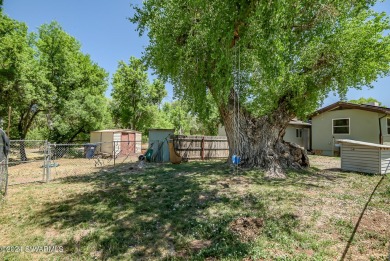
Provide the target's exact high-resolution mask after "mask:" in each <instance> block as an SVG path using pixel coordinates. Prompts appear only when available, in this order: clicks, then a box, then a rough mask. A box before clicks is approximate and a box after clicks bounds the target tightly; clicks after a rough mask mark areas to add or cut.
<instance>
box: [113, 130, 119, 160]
mask: <svg viewBox="0 0 390 261" xmlns="http://www.w3.org/2000/svg"><path fill="white" fill-rule="evenodd" d="M113 141H114V151H115V157H116V156H118V154H119V153H120V152H121V133H120V132H115V133H114V134H113Z"/></svg>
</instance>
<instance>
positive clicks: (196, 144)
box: [173, 135, 229, 160]
mask: <svg viewBox="0 0 390 261" xmlns="http://www.w3.org/2000/svg"><path fill="white" fill-rule="evenodd" d="M173 144H174V147H175V150H176V151H177V153H179V155H180V156H181V157H182V158H183V159H188V160H194V159H202V160H204V159H223V158H227V157H229V144H228V141H227V138H226V137H223V136H186V135H174V136H173Z"/></svg>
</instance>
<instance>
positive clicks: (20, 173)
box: [8, 140, 47, 185]
mask: <svg viewBox="0 0 390 261" xmlns="http://www.w3.org/2000/svg"><path fill="white" fill-rule="evenodd" d="M46 144H47V142H46V141H44V140H11V142H10V151H9V154H8V183H9V185H15V184H23V183H31V182H43V181H45V168H44V160H45V147H46Z"/></svg>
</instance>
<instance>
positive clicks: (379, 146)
mask: <svg viewBox="0 0 390 261" xmlns="http://www.w3.org/2000/svg"><path fill="white" fill-rule="evenodd" d="M336 142H337V143H341V144H343V143H349V144H355V145H363V146H368V147H374V148H381V149H390V146H387V145H382V144H376V143H370V142H364V141H358V140H349V139H338V140H336Z"/></svg>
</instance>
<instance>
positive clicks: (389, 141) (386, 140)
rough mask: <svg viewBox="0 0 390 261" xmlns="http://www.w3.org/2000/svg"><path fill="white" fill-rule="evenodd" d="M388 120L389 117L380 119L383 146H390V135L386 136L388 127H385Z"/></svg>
mask: <svg viewBox="0 0 390 261" xmlns="http://www.w3.org/2000/svg"><path fill="white" fill-rule="evenodd" d="M381 117H382V116H381ZM388 118H390V116H388V117H384V118H382V119H381V126H382V135H383V144H387V145H390V134H388V129H387V128H388V125H387V119H388ZM389 127H390V126H389Z"/></svg>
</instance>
